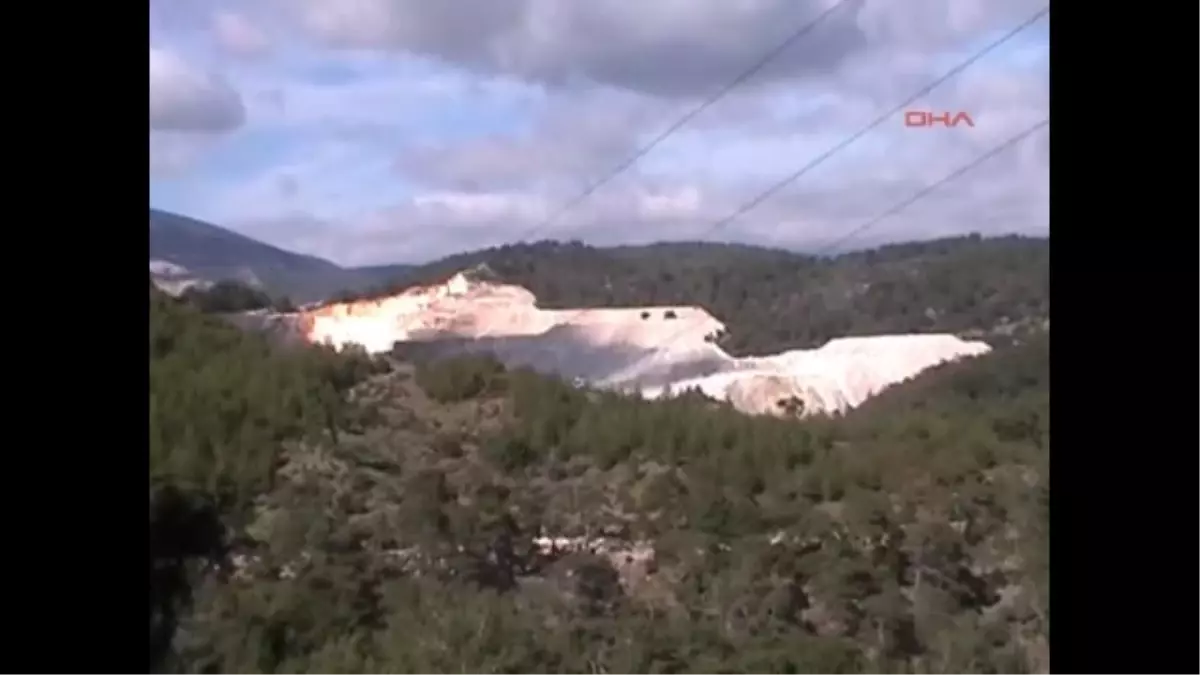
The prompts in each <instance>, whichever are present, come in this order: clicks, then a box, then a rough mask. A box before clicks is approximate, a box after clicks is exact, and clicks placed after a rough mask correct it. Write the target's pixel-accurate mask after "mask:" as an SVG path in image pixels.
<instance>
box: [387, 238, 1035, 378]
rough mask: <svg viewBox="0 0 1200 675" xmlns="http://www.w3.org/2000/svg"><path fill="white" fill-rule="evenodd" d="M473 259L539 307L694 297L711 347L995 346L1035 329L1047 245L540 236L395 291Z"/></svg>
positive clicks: (739, 350)
mask: <svg viewBox="0 0 1200 675" xmlns="http://www.w3.org/2000/svg"><path fill="white" fill-rule="evenodd" d="M481 263H486V264H487V265H488V267H489V268H491V269H492V270H494V271H495V273H496V274H497V275H498V276H499V277H500V278H502V279H504V280H505V281H508V282H511V283H516V284H520V285H522V286H525V287H527V288H529V289H530V290H531V291H533V292H534V293H535V294H536V295H537V296H538V298H539V299H540V301H541V303H542V305H543V306H545V307H602V306H629V305H649V304H696V305H702V306H704V307H706V308H707V309H708V310H709V311H711V312H712V313H713V314H714V315H716V316H717V317H718V318H720V319H721V320H723V321H725V322H726V324H727V325H728V326H729V334H728V335H727V336H726V337H725V339H724V340H723V343H722V344H723V346H724V347H725V348H726V349H727V350H728V351H730V352H731V353H734V354H735V355H745V354H763V353H772V352H779V351H783V350H785V349H794V348H802V347H816V346H819V345H821V344H823V343H824V342H826V341H828V340H829V339H831V338H834V337H842V336H846V335H870V334H877V333H905V332H951V333H958V334H961V335H964V336H966V337H984V338H986V339H989V340H990V341H992V342H996V343H1003V342H1007V341H1009V340H1011V339H1012V338H1013V337H1014V336H1016V337H1019V336H1021V335H1028V334H1034V333H1038V332H1041V331H1043V330H1044V329H1045V327H1046V324H1047V322H1048V319H1049V316H1050V284H1049V279H1050V272H1049V270H1050V243H1049V240H1047V239H1034V238H1025V237H1002V238H994V239H983V238H979V237H962V238H956V239H943V240H937V241H930V242H920V243H913V244H901V245H894V246H886V247H883V248H879V249H874V250H870V251H862V252H854V253H847V254H844V255H840V256H836V257H814V256H807V255H801V254H797V253H790V252H787V251H780V250H773V249H764V248H756V247H750V246H740V245H728V244H709V243H667V244H656V245H652V246H643V247H620V248H613V249H600V248H592V247H589V246H585V245H583V244H580V243H578V242H573V243H559V242H541V243H537V244H521V245H515V246H505V247H501V248H496V249H488V250H485V251H477V252H473V253H466V254H461V255H456V256H451V257H449V258H446V259H443V260H440V261H437V262H435V263H431V264H429V265H424V266H421V267H419V268H417V269H415V270H413V271H412V272H409V273H406V275H405V276H404V278H403V279H402V280H400V282H399V283H398V284H396V285H395V288H399V287H404V286H407V285H411V284H413V283H428V282H432V281H436V280H441V279H443V278H445V277H446V276H448V275H449V274H451V273H453V272H456V271H458V270H461V269H465V268H470V267H473V266H475V265H479V264H481ZM381 292H383V290H382V289H381V290H377V291H375V292H374V293H375V294H378V293H381Z"/></svg>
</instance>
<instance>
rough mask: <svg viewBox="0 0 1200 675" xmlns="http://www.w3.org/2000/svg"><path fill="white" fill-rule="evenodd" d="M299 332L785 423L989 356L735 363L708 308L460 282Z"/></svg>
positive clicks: (332, 316) (890, 342) (883, 355)
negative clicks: (579, 304)
mask: <svg viewBox="0 0 1200 675" xmlns="http://www.w3.org/2000/svg"><path fill="white" fill-rule="evenodd" d="M300 324H301V330H302V332H303V334H304V335H305V336H306V337H307V339H309V340H311V341H313V342H322V343H328V344H332V345H335V346H338V347H341V346H345V345H348V344H352V343H357V344H360V345H362V346H363V347H365V348H366V349H367V350H368V351H371V352H376V353H378V352H385V351H388V350H390V349H391V348H392V346H393V345H394V344H395V343H396V342H398V341H400V342H406V341H413V342H431V341H439V340H445V339H454V338H457V339H459V340H460V341H462V344H460V345H458V346H457V347H456V349H461V350H463V351H489V352H493V353H495V354H496V355H497V356H498V357H499V358H500V359H501V360H503V361H505V362H507V363H509V364H511V365H527V366H532V367H535V368H540V369H542V370H548V371H552V372H555V373H558V374H561V375H563V376H565V377H567V378H569V379H573V380H575V381H580V382H588V383H591V384H592V385H595V386H599V387H605V388H613V389H620V390H636V391H640V392H641V393H642V394H643V395H644V396H646V397H649V398H656V397H661V396H664V395H666V394H668V393H669V392H676V393H678V392H682V391H685V390H687V389H693V388H694V389H699V390H700V391H702V392H703V393H705V394H706V395H708V396H711V397H713V398H716V399H719V400H727V401H729V402H731V403H732V404H733V405H734V406H735V407H736V408H738V409H739V410H742V411H744V412H747V413H751V414H777V415H778V414H794V413H801V414H816V413H832V412H842V411H845V410H847V409H849V408H853V407H854V406H857V405H859V404H861V403H862V402H863V401H865V400H866V399H867V398H869V397H871V396H874V395H875V394H877V393H879V392H880V391H881V390H882V389H884V388H885V387H887V386H890V385H892V384H895V383H897V382H901V381H903V380H906V379H908V378H911V377H913V376H915V375H917V374H919V373H920V372H921V371H923V370H925V369H927V368H930V367H932V366H935V365H937V364H939V363H942V362H945V361H948V360H953V359H958V358H962V357H965V356H976V355H979V354H983V353H986V352H987V351H989V349H990V348H989V347H988V345H987V344H986V343H984V342H977V341H965V340H962V339H960V338H958V337H956V336H954V335H938V334H934V335H880V336H872V337H848V338H841V339H836V340H831V341H830V342H829V343H827V344H825V345H824V346H822V347H820V348H818V349H807V350H795V351H789V352H785V353H782V354H777V355H773V356H763V357H752V358H735V357H733V356H730V355H729V354H727V353H725V352H724V351H723V350H721V349H720V348H719V347H718V346H717V345H716V344H715V340H714V338H715V336H717V335H718V334H720V333H721V332H723V331H724V330H725V325H724V324H723V323H721V322H720V321H719V320H717V319H716V317H714V316H712V315H711V314H709V313H708V312H707V311H706V310H705V309H703V308H701V307H688V306H677V307H666V306H664V307H630V308H595V309H578V310H544V309H541V308H539V307H538V306H537V299H536V298H535V297H534V295H533V294H532V293H530V292H529V291H528V290H526V289H524V288H521V287H520V286H514V285H508V284H500V283H493V282H489V281H481V280H478V279H475V278H472V277H470V276H468V275H466V274H462V273H460V274H457V275H455V276H453V277H452V278H450V279H449V280H448V281H446V282H445V283H442V284H435V285H431V286H423V287H414V288H410V289H408V290H405V291H403V292H401V293H398V294H396V295H394V296H391V297H387V298H382V299H379V300H373V301H358V302H351V303H338V304H332V305H327V306H325V307H320V308H315V309H310V310H306V311H304V312H302V313H301V314H300ZM463 339H465V340H463Z"/></svg>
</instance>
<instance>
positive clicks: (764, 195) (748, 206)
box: [700, 5, 1050, 237]
mask: <svg viewBox="0 0 1200 675" xmlns="http://www.w3.org/2000/svg"><path fill="white" fill-rule="evenodd" d="M1049 13H1050V6H1049V5H1046V6H1045V7H1043V8H1042V9H1040V10H1038V11H1037V12H1036V13H1035V14H1034V15H1033V16H1031V17H1029V18H1028V19H1026V20H1025V21H1022V22H1021V24H1020V25H1018V26H1017V27H1016V28H1013V29H1012V30H1010V31H1009V32H1007V33H1005V34H1004V35H1002V36H1001V37H1000V38H998V39H996V40H995V41H994V42H992V43H991V44H989V45H987V46H986V47H984V48H983V49H981V50H979V51H978V52H975V53H974V54H972V55H971V56H970V57H969V58H967V60H965V61H963V62H962V63H960V64H958V65H956V66H954V67H953V68H951V69H950V70H948V71H946V72H945V73H944V74H943V75H942V76H941V77H939V78H937V79H936V80H934V81H933V82H930V83H929V84H927V85H925V86H924V87H922V88H921V89H920V90H918V91H917V93H915V94H913V95H912V96H910V97H908V98H907V99H905V100H904V101H903V102H901V103H900V104H898V105H896V106H895V107H894V108H891V109H890V110H888V111H887V112H885V113H883V114H882V115H880V116H879V117H877V118H876V119H875V120H874V121H872V122H871V123H870V124H868V125H867V126H865V127H863V128H862V129H859V130H858V131H856V132H855V133H853V134H851V135H850V136H849V137H847V138H846V139H845V140H843V141H841V142H840V143H838V144H837V145H835V146H833V147H832V148H830V149H828V150H826V151H825V152H823V153H821V154H820V155H818V156H817V157H816V158H814V159H813V160H812V161H811V162H809V163H808V164H805V165H804V166H802V167H800V169H799V170H797V171H795V172H793V173H791V174H789V175H788V176H786V177H784V178H783V180H780V181H779V182H777V183H775V184H774V185H772V186H771V187H769V188H767V189H766V190H763V191H762V192H760V193H759V194H758V195H756V196H755V197H754V198H753V199H751V200H750V201H748V202H746V203H745V204H743V205H742V206H740V207H738V208H737V209H736V210H735V211H734V212H733V213H731V214H729V215H728V216H725V217H724V218H722V219H720V220H718V221H716V222H715V223H713V224H712V225H710V226H709V228H708V229H707V230H705V231H704V232H703V233H702V234H701V235H700V236H701V237H703V236H704V235H707V234H710V233H712V232H714V231H716V230H719V229H721V228H722V227H724V226H726V225H728V224H729V223H731V222H733V221H734V220H737V219H738V218H739V217H740V216H742V215H743V214H745V213H747V212H749V211H750V210H752V209H754V208H755V207H756V206H758V205H759V204H761V203H763V202H765V201H766V200H767V199H769V198H770V197H771V196H773V195H774V194H775V193H777V192H779V191H780V190H782V189H783V188H785V187H787V186H788V185H790V184H791V183H793V182H795V181H796V180H797V179H799V178H800V177H801V176H804V175H805V174H807V173H808V172H809V171H812V170H813V169H815V168H817V167H818V166H820V165H821V164H824V163H825V162H826V161H827V160H828V159H829V158H830V157H833V156H834V155H836V154H837V153H839V152H841V151H842V150H845V149H846V148H848V147H850V146H851V145H852V144H853V143H854V142H855V141H857V140H858V139H860V138H862V137H863V136H866V135H867V134H868V133H870V132H871V131H873V130H875V128H877V127H878V126H879V125H881V124H883V123H884V122H886V121H888V120H889V119H891V118H892V117H893V116H894V115H896V113H898V112H901V111H902V110H904V109H905V108H907V107H908V106H910V105H912V104H913V103H914V102H915V101H916V100H917V99H919V98H921V97H923V96H925V95H926V94H928V93H929V92H931V91H933V90H934V89H936V88H938V87H939V86H940V85H941V84H942V83H944V82H946V81H947V80H949V79H950V78H952V77H954V76H955V75H958V74H959V73H961V72H962V71H964V70H966V69H967V68H969V67H971V65H973V64H974V63H975V62H976V61H978V60H979V59H981V58H983V57H984V56H987V55H988V54H989V53H991V52H992V51H993V50H995V49H996V48H997V47H999V46H1001V45H1003V44H1004V43H1006V42H1008V41H1009V40H1011V39H1013V38H1014V37H1016V36H1017V35H1018V34H1020V33H1021V32H1022V31H1024V30H1025V29H1026V28H1029V27H1030V26H1032V25H1033V24H1035V23H1037V21H1038V20H1039V19H1041V18H1042V17H1043V16H1046V15H1047V14H1049Z"/></svg>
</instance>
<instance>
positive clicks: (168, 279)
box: [150, 260, 212, 296]
mask: <svg viewBox="0 0 1200 675" xmlns="http://www.w3.org/2000/svg"><path fill="white" fill-rule="evenodd" d="M150 278H151V279H152V280H153V281H154V285H155V286H158V287H159V288H160V289H161V290H162V291H163V292H164V293H167V294H169V295H175V296H178V295H182V294H183V293H184V291H186V290H187V289H189V288H193V287H195V288H200V289H204V288H208V287H210V286H212V282H211V281H207V280H205V279H201V278H200V277H197V276H196V275H194V274H192V273H191V271H190V270H188V269H187V268H186V267H184V266H182V265H176V264H175V263H173V262H169V261H166V260H151V261H150Z"/></svg>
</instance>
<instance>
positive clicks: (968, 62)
mask: <svg viewBox="0 0 1200 675" xmlns="http://www.w3.org/2000/svg"><path fill="white" fill-rule="evenodd" d="M1049 13H1050V6H1049V5H1046V6H1044V7H1042V9H1040V10H1038V11H1037V12H1035V13H1034V14H1033V15H1032V16H1030V17H1029V18H1028V19H1026V20H1024V21H1022V22H1021V23H1020V24H1018V25H1017V26H1016V27H1014V28H1013V29H1011V30H1010V31H1008V32H1007V33H1005V34H1004V35H1002V36H1000V37H999V38H997V39H996V40H994V41H992V42H991V43H989V44H987V45H985V46H984V47H983V48H982V49H980V50H979V51H977V52H975V53H973V54H972V55H971V56H969V57H967V58H966V59H965V60H963V61H962V62H961V63H959V64H958V65H956V66H954V67H953V68H951V69H950V70H948V71H946V72H945V73H943V74H942V75H941V76H940V77H938V78H937V79H935V80H933V81H932V82H930V83H929V84H927V85H925V86H924V87H922V88H921V89H919V90H918V91H917V92H916V93H915V94H913V95H912V96H909V97H908V98H907V99H905V100H904V101H903V102H901V103H900V104H898V105H896V106H894V107H892V108H891V109H889V110H888V111H887V112H885V113H883V114H882V115H880V116H879V117H877V118H876V119H875V120H873V121H872V122H870V123H869V124H867V125H866V126H865V127H863V128H862V129H859V130H858V131H856V132H855V133H853V134H851V135H850V136H849V137H847V138H846V139H844V140H842V141H841V142H839V143H837V144H836V145H834V146H833V147H832V148H830V149H829V150H826V151H825V152H823V153H821V154H820V155H818V156H817V157H816V158H814V159H813V160H812V161H810V162H808V163H807V164H805V165H804V166H802V167H801V168H800V169H799V170H797V171H794V172H792V173H791V174H789V175H788V176H786V177H784V178H783V179H782V180H780V181H778V182H776V183H774V184H773V185H771V186H770V187H768V188H767V189H766V190H763V191H762V192H760V193H759V194H757V195H756V196H754V197H753V198H752V199H750V200H749V201H748V202H746V203H745V204H743V205H742V206H740V207H738V208H737V209H736V210H734V212H733V213H731V214H730V215H728V216H725V217H724V218H721V219H720V220H718V221H716V222H715V223H713V224H712V225H710V226H709V227H708V228H707V229H705V230H704V231H703V232H702V233H701V234H700V235H698V236H697V237H696V239H700V238H702V237H704V236H706V235H708V234H711V233H712V232H714V231H716V230H719V229H720V228H722V227H724V226H725V225H728V224H729V223H731V222H733V221H734V220H736V219H737V218H738V217H739V216H741V215H743V214H745V213H747V212H748V211H750V210H752V209H753V208H754V207H756V206H758V205H759V204H761V203H763V202H764V201H766V200H767V199H768V198H770V197H771V196H773V195H774V194H775V193H777V192H779V191H780V190H782V189H783V188H784V187H787V186H788V185H790V184H791V183H793V182H795V181H796V180H798V179H799V178H801V177H802V176H804V175H805V174H807V173H808V172H809V171H812V170H813V169H815V168H816V167H817V166H819V165H821V164H823V163H824V162H826V161H827V160H829V158H831V157H833V156H834V155H836V154H837V153H839V152H841V151H842V150H845V149H846V148H847V147H849V146H850V145H852V144H853V143H854V142H855V141H857V140H858V139H860V138H862V137H863V136H865V135H867V134H868V133H869V132H871V131H873V130H874V129H875V128H877V127H878V126H879V125H881V124H883V123H884V122H886V121H887V120H888V119H891V118H892V117H893V116H894V115H896V113H898V112H900V111H902V110H904V109H905V108H907V107H908V106H910V105H912V103H913V102H915V101H917V100H918V99H920V98H921V97H922V96H925V95H926V94H928V93H929V92H931V91H933V90H934V89H936V88H937V87H939V86H941V85H942V84H944V83H945V82H946V81H947V80H949V79H951V78H952V77H954V76H956V75H958V74H960V73H962V72H963V71H964V70H966V69H967V68H969V67H971V66H972V65H974V64H975V63H976V62H977V61H979V60H980V59H981V58H983V57H984V56H986V55H988V54H989V53H991V52H992V51H994V50H995V49H996V48H997V47H1000V46H1001V45H1003V44H1004V43H1006V42H1008V41H1009V40H1011V39H1013V38H1014V37H1016V36H1017V35H1019V34H1020V33H1021V32H1023V31H1024V30H1025V29H1027V28H1029V27H1030V26H1032V25H1033V24H1035V23H1037V22H1038V20H1040V19H1041V18H1042V17H1044V16H1046V15H1047V14H1049ZM819 20H820V19H819V18H818V21H819ZM1047 123H1048V121H1047ZM1031 133H1032V132H1031ZM1014 142H1015V141H1014ZM996 152H999V150H997V151H996ZM888 215H891V214H888ZM879 219H880V220H882V219H883V217H882V216H881V217H880V218H879ZM869 226H871V227H873V226H874V223H870V224H869ZM867 229H870V228H869V227H868V226H858V227H856V228H854V230H852V232H853V233H854V234H855V235H857V234H859V233H861V232H864V231H866V230H867ZM849 238H850V237H842V238H841V239H839V242H838V243H844V242H845V241H847V240H848V239H849ZM590 310H591V308H585V309H581V310H580V311H579V312H577V313H576V314H573V315H572V316H571V317H570V318H568V319H567V320H568V321H569V320H571V319H574V318H577V317H579V316H582V315H583V314H584V313H586V312H588V311H590ZM678 336H679V334H675V335H672V336H671V337H670V338H669V339H668V340H667V341H665V342H664V343H663V346H667V345H669V344H671V343H672V342H674V340H675V339H677V338H678Z"/></svg>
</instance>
